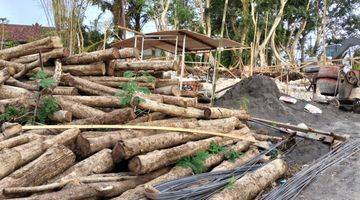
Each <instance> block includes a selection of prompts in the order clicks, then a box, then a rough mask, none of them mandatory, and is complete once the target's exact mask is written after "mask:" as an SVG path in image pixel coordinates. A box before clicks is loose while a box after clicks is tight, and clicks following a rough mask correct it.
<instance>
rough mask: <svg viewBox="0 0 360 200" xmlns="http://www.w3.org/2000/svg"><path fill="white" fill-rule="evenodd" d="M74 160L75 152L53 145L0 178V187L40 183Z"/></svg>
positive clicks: (60, 171)
mask: <svg viewBox="0 0 360 200" xmlns="http://www.w3.org/2000/svg"><path fill="white" fill-rule="evenodd" d="M74 162H75V154H74V153H73V152H72V151H71V150H70V149H68V148H67V147H65V146H63V145H56V146H53V147H51V148H49V149H48V150H47V151H46V152H45V153H44V154H42V155H41V156H40V157H38V158H37V159H35V160H34V161H32V162H30V163H29V164H27V165H26V166H24V167H22V168H21V169H19V170H17V171H15V172H14V173H12V174H10V175H9V176H7V177H6V178H4V179H2V180H1V181H0V188H7V187H20V186H36V185H41V184H42V183H45V182H46V181H47V180H49V179H51V178H52V177H54V176H56V175H58V174H60V173H62V172H63V171H64V170H66V169H67V168H68V167H70V166H71V165H73V164H74ZM1 193H2V191H1Z"/></svg>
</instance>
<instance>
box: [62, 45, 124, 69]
mask: <svg viewBox="0 0 360 200" xmlns="http://www.w3.org/2000/svg"><path fill="white" fill-rule="evenodd" d="M119 57H120V53H119V50H118V49H117V48H110V49H104V50H99V51H93V52H89V53H87V52H84V53H80V54H76V55H73V56H69V57H67V58H63V59H62V60H61V62H62V63H63V64H64V65H74V64H88V63H94V62H99V61H106V60H112V59H118V58H119Z"/></svg>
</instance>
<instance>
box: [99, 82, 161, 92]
mask: <svg viewBox="0 0 360 200" xmlns="http://www.w3.org/2000/svg"><path fill="white" fill-rule="evenodd" d="M93 82H94V83H98V84H101V85H105V86H108V87H113V88H120V87H121V86H122V85H123V84H124V82H116V81H93ZM136 84H137V86H139V87H146V88H149V89H150V90H153V89H155V83H136Z"/></svg>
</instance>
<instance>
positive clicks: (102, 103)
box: [54, 95, 123, 108]
mask: <svg viewBox="0 0 360 200" xmlns="http://www.w3.org/2000/svg"><path fill="white" fill-rule="evenodd" d="M54 97H55V98H61V99H64V100H69V101H75V102H78V103H81V104H84V105H86V106H90V107H102V108H120V107H123V106H121V105H120V100H119V98H118V97H115V96H75V95H74V96H72V95H61V96H60V95H55V96H54Z"/></svg>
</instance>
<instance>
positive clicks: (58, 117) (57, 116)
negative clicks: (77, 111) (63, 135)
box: [50, 110, 72, 123]
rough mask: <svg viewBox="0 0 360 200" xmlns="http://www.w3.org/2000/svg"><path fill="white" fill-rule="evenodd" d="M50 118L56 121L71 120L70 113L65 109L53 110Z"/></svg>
mask: <svg viewBox="0 0 360 200" xmlns="http://www.w3.org/2000/svg"><path fill="white" fill-rule="evenodd" d="M50 119H51V120H53V121H56V122H60V123H63V122H71V121H72V113H71V112H70V111H67V110H58V111H56V112H54V114H53V115H52V116H51V117H50Z"/></svg>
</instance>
